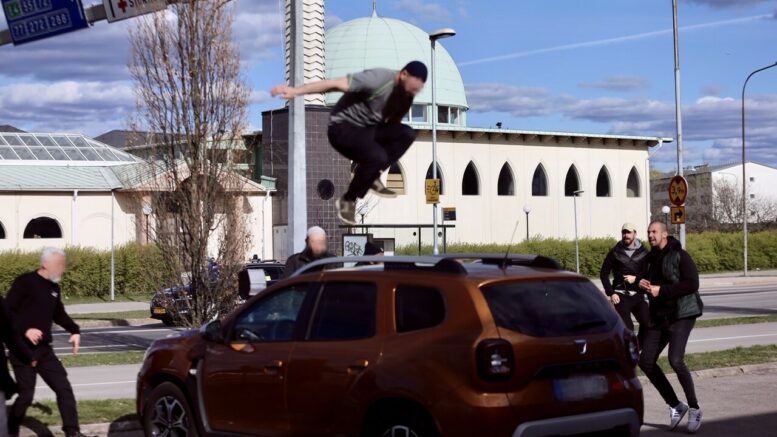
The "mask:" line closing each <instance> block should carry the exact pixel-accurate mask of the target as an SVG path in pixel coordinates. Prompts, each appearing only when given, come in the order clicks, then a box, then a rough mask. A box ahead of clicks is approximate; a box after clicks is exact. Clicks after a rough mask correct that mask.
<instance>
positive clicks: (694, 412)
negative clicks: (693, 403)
mask: <svg viewBox="0 0 777 437" xmlns="http://www.w3.org/2000/svg"><path fill="white" fill-rule="evenodd" d="M701 418H702V413H701V408H691V409H690V412H689V413H688V432H689V433H691V434H693V433H695V432H696V431H698V430H699V428H701Z"/></svg>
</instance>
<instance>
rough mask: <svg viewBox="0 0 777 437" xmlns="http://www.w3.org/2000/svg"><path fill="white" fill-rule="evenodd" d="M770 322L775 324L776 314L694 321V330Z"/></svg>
mask: <svg viewBox="0 0 777 437" xmlns="http://www.w3.org/2000/svg"><path fill="white" fill-rule="evenodd" d="M770 322H777V314H770V315H768V316H747V317H726V318H723V319H703V320H696V325H695V326H694V328H712V327H715V326H730V325H750V324H755V323H770Z"/></svg>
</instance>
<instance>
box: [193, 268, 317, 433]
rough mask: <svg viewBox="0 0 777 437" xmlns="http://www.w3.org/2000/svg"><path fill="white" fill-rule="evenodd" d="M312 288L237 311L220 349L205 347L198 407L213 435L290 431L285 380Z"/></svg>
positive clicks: (290, 290)
mask: <svg viewBox="0 0 777 437" xmlns="http://www.w3.org/2000/svg"><path fill="white" fill-rule="evenodd" d="M310 287H311V286H310V284H307V283H301V284H294V285H290V286H288V287H285V288H282V289H280V290H277V291H273V292H272V293H270V294H268V295H266V296H263V297H262V298H260V299H259V300H257V301H255V302H254V303H253V304H252V305H249V306H248V307H247V308H246V309H244V310H243V311H241V313H240V314H238V315H237V316H236V317H235V318H234V322H233V323H232V324H231V325H230V326H229V327H228V328H227V332H226V341H225V342H224V343H220V344H216V343H211V344H209V345H208V347H207V351H206V355H205V358H204V362H203V364H202V367H201V384H202V394H201V396H202V405H203V406H204V410H205V411H204V414H205V417H206V418H207V423H208V425H209V426H210V428H211V429H212V430H214V431H217V432H218V431H222V432H232V433H243V434H249V435H262V436H272V435H281V434H283V433H285V432H287V431H288V428H289V422H288V415H287V410H286V396H285V386H284V383H285V379H286V373H287V370H288V362H289V357H290V353H291V350H292V347H293V345H294V336H295V334H294V331H295V327H296V324H297V319H298V317H299V316H300V314H301V311H302V308H303V304H304V302H305V299H306V298H307V296H308V293H309V290H310Z"/></svg>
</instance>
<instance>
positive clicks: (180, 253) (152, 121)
mask: <svg viewBox="0 0 777 437" xmlns="http://www.w3.org/2000/svg"><path fill="white" fill-rule="evenodd" d="M233 14H234V11H233V10H232V7H231V6H230V5H229V0H199V1H191V2H186V3H178V4H175V5H171V6H170V8H169V9H168V10H167V11H165V12H160V13H156V14H153V15H150V16H146V17H142V18H140V19H138V20H137V25H136V26H135V27H134V28H133V29H132V31H131V33H130V43H131V53H132V55H131V59H130V62H129V69H130V73H131V75H132V78H133V80H134V82H135V93H136V98H137V114H136V116H135V120H134V121H133V123H132V124H133V127H132V130H133V131H134V132H136V133H138V134H142V133H144V132H149V133H151V134H150V136H149V137H148V138H147V141H148V143H153V145H152V148H153V153H152V158H151V159H150V162H149V163H148V165H146V166H144V167H143V170H142V171H143V172H144V174H142V175H140V180H142V181H143V184H142V186H143V189H142V190H141V193H140V197H141V199H140V200H141V202H143V203H145V204H146V205H148V206H150V208H151V211H152V214H151V215H152V218H153V221H154V222H155V226H154V228H153V229H152V230H151V235H150V240H151V242H153V243H155V244H156V245H157V246H158V248H159V251H160V253H161V255H162V259H163V260H164V266H157V268H160V269H161V270H162V271H163V272H164V275H163V276H164V277H165V279H164V280H165V281H166V282H167V284H165V285H168V284H169V285H177V286H181V285H188V286H190V287H191V292H190V293H189V299H188V300H185V301H183V303H184V306H183V307H182V308H179V309H183V310H185V311H180V312H174V313H173V314H172V316H173V317H175V318H179V319H180V320H181V321H182V322H184V323H186V324H188V325H190V326H199V325H200V324H202V323H204V322H207V321H209V320H212V319H213V318H215V317H217V316H218V315H219V314H223V313H224V312H226V311H229V310H230V309H231V308H232V307H233V306H234V305H235V302H236V300H237V283H238V281H237V275H238V272H239V271H240V270H241V269H242V268H243V265H244V263H245V259H244V257H245V253H246V251H247V247H248V242H249V241H250V235H249V234H248V233H247V226H246V219H245V214H244V208H245V207H244V204H245V203H246V200H245V197H244V196H243V193H242V191H243V189H244V187H243V184H244V181H245V179H243V178H241V177H239V176H238V175H237V173H236V172H235V162H234V158H235V154H236V151H238V150H240V149H241V147H242V141H241V132H242V130H243V128H244V126H245V120H246V113H247V102H248V95H249V91H248V89H247V87H246V85H245V83H244V81H243V79H242V76H241V72H240V56H239V54H238V50H237V47H236V45H235V43H234V42H233V40H232V22H233ZM146 232H149V230H148V228H147V229H146ZM215 266H218V267H217V268H216V267H215ZM184 313H186V316H185V317H184V316H183V314H184Z"/></svg>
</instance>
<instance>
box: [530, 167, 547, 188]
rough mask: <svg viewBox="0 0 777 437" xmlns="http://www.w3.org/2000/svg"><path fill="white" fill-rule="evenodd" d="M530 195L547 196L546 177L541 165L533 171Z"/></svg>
mask: <svg viewBox="0 0 777 437" xmlns="http://www.w3.org/2000/svg"><path fill="white" fill-rule="evenodd" d="M531 195H532V196H547V195H548V175H547V174H546V173H545V167H543V166H542V164H539V165H538V166H537V169H536V170H534V176H533V177H532V179H531Z"/></svg>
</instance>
